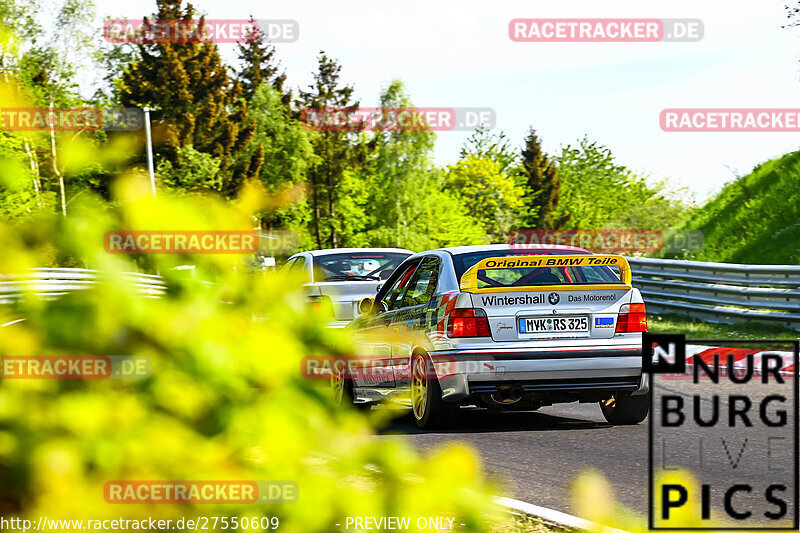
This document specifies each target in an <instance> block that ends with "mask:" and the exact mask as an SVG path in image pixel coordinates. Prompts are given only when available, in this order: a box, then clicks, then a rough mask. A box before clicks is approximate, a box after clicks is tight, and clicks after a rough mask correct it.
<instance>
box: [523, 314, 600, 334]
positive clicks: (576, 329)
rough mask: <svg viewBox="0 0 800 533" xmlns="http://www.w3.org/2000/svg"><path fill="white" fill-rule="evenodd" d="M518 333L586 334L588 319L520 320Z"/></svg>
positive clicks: (563, 317) (582, 317) (546, 318)
mask: <svg viewBox="0 0 800 533" xmlns="http://www.w3.org/2000/svg"><path fill="white" fill-rule="evenodd" d="M519 332H520V333H524V334H530V333H588V332H589V317H586V316H559V317H545V318H520V319H519Z"/></svg>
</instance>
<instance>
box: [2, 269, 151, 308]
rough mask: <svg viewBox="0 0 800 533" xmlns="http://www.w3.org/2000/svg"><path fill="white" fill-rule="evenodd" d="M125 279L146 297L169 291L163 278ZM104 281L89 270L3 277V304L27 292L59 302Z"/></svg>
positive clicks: (138, 276) (137, 275) (43, 271)
mask: <svg viewBox="0 0 800 533" xmlns="http://www.w3.org/2000/svg"><path fill="white" fill-rule="evenodd" d="M123 277H124V279H125V280H126V281H129V282H130V283H132V284H134V285H135V286H136V288H137V289H138V290H139V292H140V294H141V295H142V296H145V297H150V298H157V297H159V296H161V295H163V294H164V292H165V291H166V284H165V283H164V280H163V278H162V277H161V276H155V275H152V274H140V273H136V272H130V273H125V274H123ZM101 279H102V276H100V273H99V272H98V271H97V270H89V269H85V268H34V269H32V270H31V272H30V273H28V274H24V275H14V276H0V304H9V303H13V302H15V301H17V300H19V299H20V298H21V297H22V296H23V294H25V293H26V292H32V293H34V294H36V296H37V297H39V298H41V299H43V300H55V299H56V298H58V297H60V296H63V295H64V294H66V293H68V292H72V291H77V290H83V289H88V288H89V287H91V286H92V285H94V284H96V283H97V282H98V281H100V280H101Z"/></svg>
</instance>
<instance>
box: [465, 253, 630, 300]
mask: <svg viewBox="0 0 800 533" xmlns="http://www.w3.org/2000/svg"><path fill="white" fill-rule="evenodd" d="M559 266H575V267H580V266H609V267H611V266H615V267H618V268H619V272H620V278H621V281H622V284H619V283H593V284H563V285H520V286H515V287H483V288H480V289H479V288H478V272H479V271H480V270H489V269H503V268H526V267H528V268H542V267H559ZM460 287H461V290H462V291H464V292H470V293H475V292H521V291H526V292H529V291H552V290H562V291H564V290H567V291H569V290H583V291H585V290H604V289H605V290H613V289H617V290H619V289H630V288H631V267H630V265H629V264H628V261H627V260H626V259H625V258H624V257H622V256H621V255H608V254H575V255H509V256H502V257H488V258H486V259H482V260H481V261H478V262H477V263H476V264H475V265H473V266H472V267H470V268H469V269H468V270H467V271H466V272H464V275H463V276H461V282H460Z"/></svg>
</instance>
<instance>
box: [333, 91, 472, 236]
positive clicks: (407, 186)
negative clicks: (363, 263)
mask: <svg viewBox="0 0 800 533" xmlns="http://www.w3.org/2000/svg"><path fill="white" fill-rule="evenodd" d="M380 105H381V108H382V109H398V108H403V109H407V108H413V107H414V105H413V103H412V102H411V98H410V96H409V95H408V93H407V92H406V89H405V86H404V85H403V83H402V82H400V81H399V80H395V81H393V82H392V83H390V84H389V85H388V86H387V87H386V89H384V90H383V92H382V93H381V99H380ZM434 141H435V134H434V133H433V132H431V131H429V130H427V129H424V128H423V129H419V128H414V129H407V130H404V129H400V128H387V129H379V130H377V131H376V132H375V133H374V136H373V139H372V140H371V141H370V145H371V147H372V153H371V154H370V157H369V160H368V164H367V165H365V166H364V170H363V171H362V172H361V173H360V176H361V179H362V183H363V185H362V186H363V187H364V188H366V190H367V192H366V196H365V198H366V201H365V202H364V203H363V204H362V207H361V213H363V215H358V214H355V213H353V214H352V215H351V217H353V218H354V219H357V220H360V221H362V225H361V228H360V230H361V231H362V232H363V234H364V236H361V235H358V233H357V230H358V229H359V228H358V227H357V226H356V225H352V226H351V235H354V236H355V238H353V237H348V239H351V241H349V242H353V243H356V242H358V243H370V244H371V245H373V246H397V247H403V248H409V249H411V250H425V249H430V248H436V247H439V246H448V245H458V244H477V243H481V242H484V240H485V236H484V232H483V230H482V228H481V227H480V225H479V224H478V223H477V222H476V221H475V220H474V219H472V218H471V217H469V216H468V214H467V211H466V207H465V206H464V205H463V204H462V202H461V201H460V200H458V199H456V198H455V197H453V195H452V194H450V193H449V192H446V191H445V190H444V188H445V176H444V173H443V172H442V171H440V170H438V169H435V168H434V167H433V164H432V162H431V151H432V150H433V145H434Z"/></svg>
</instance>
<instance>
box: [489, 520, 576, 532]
mask: <svg viewBox="0 0 800 533" xmlns="http://www.w3.org/2000/svg"><path fill="white" fill-rule="evenodd" d="M579 531H580V530H577V529H570V528H564V527H560V526H554V525H552V524H548V523H546V522H542V521H541V520H537V519H535V518H529V517H526V516H511V517H509V518H508V520H504V521H503V522H500V523H498V524H495V525H494V526H493V527H492V529H491V530H490V533H579Z"/></svg>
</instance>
